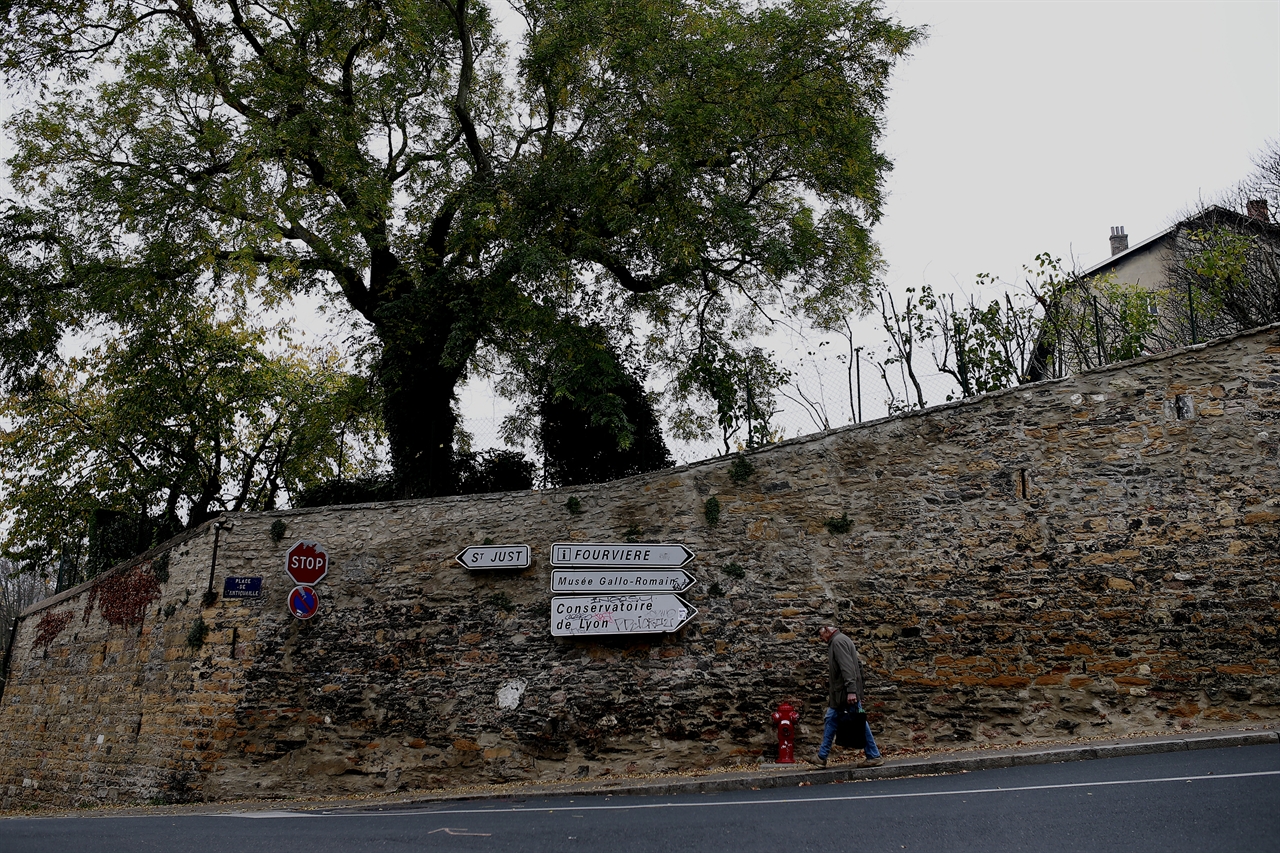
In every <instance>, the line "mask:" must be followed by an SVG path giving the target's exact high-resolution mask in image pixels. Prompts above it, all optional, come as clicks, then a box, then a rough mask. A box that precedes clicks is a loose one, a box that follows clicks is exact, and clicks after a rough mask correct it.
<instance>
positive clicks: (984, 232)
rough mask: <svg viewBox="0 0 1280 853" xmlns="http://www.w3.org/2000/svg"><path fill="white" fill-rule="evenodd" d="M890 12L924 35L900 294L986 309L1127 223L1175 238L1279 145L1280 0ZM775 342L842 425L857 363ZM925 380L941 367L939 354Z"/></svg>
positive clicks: (804, 419) (897, 272)
mask: <svg viewBox="0 0 1280 853" xmlns="http://www.w3.org/2000/svg"><path fill="white" fill-rule="evenodd" d="M885 8H886V9H887V11H889V12H890V13H891V14H893V15H894V16H895V17H897V18H899V19H900V20H901V21H903V22H904V23H907V24H909V25H912V26H922V27H927V29H928V36H927V38H926V39H925V40H924V41H923V42H922V43H921V44H920V45H919V46H918V47H916V48H915V49H914V51H913V52H912V55H911V56H910V57H909V58H908V59H907V60H906V61H904V62H902V63H901V64H900V65H899V66H898V67H897V69H896V71H895V73H894V76H893V82H892V87H891V91H890V94H889V102H888V109H887V112H886V115H885V136H884V140H883V145H884V149H885V151H886V152H887V153H888V155H889V157H890V159H892V160H893V162H894V169H893V172H892V173H891V174H890V176H889V178H888V181H887V190H888V199H887V202H886V203H885V206H884V215H883V218H882V220H881V221H880V222H879V223H878V225H877V226H876V228H875V229H874V231H873V234H874V236H875V238H876V240H877V242H878V243H879V245H880V248H881V251H882V254H883V258H884V261H885V263H886V269H885V272H884V280H885V282H886V284H887V285H889V287H890V289H891V290H892V291H893V292H895V293H896V294H898V295H899V296H901V295H903V294H904V293H905V290H906V288H908V287H914V288H919V287H920V286H921V285H922V284H926V283H927V284H930V285H932V287H933V288H934V290H935V291H936V292H954V293H957V294H960V293H964V294H977V295H978V296H979V297H980V298H983V301H984V302H985V301H989V298H986V297H984V294H985V293H986V292H987V291H985V290H983V289H980V288H977V287H976V286H975V284H974V282H975V278H976V276H977V275H978V274H979V273H990V274H992V275H993V276H995V277H997V278H998V279H1000V280H1002V281H1004V282H1007V283H1009V284H1011V285H1020V284H1021V282H1022V281H1023V278H1024V276H1023V273H1022V267H1023V265H1024V264H1030V263H1031V262H1032V259H1033V258H1034V257H1035V256H1036V255H1037V254H1039V253H1041V252H1048V253H1050V254H1052V255H1053V256H1055V257H1058V258H1061V259H1062V260H1063V261H1064V263H1065V266H1066V267H1067V268H1068V269H1072V268H1075V269H1087V268H1088V267H1090V266H1092V265H1093V264H1095V263H1097V262H1099V261H1102V260H1104V259H1105V258H1106V257H1108V256H1109V255H1110V244H1109V241H1108V237H1109V235H1110V230H1111V227H1112V226H1123V227H1124V228H1125V231H1126V233H1128V234H1129V235H1130V242H1131V244H1133V243H1137V242H1139V241H1140V240H1142V239H1145V238H1146V237H1148V236H1151V235H1152V234H1155V233H1157V232H1159V231H1161V230H1163V229H1164V228H1166V227H1168V226H1169V225H1171V224H1173V222H1174V221H1176V220H1177V219H1178V218H1180V214H1184V213H1185V212H1186V211H1188V210H1189V209H1190V208H1192V207H1193V206H1195V205H1196V204H1198V203H1199V201H1200V200H1203V201H1206V202H1209V201H1213V200H1214V199H1215V197H1216V195H1217V194H1219V193H1222V192H1224V191H1226V190H1227V189H1229V188H1230V187H1231V186H1232V185H1233V184H1234V183H1236V182H1238V181H1239V180H1240V179H1242V178H1244V177H1245V176H1246V175H1247V174H1248V173H1249V172H1250V170H1251V168H1252V163H1253V158H1254V157H1255V156H1256V155H1257V154H1258V153H1259V152H1260V150H1261V149H1262V147H1263V145H1264V144H1265V143H1266V141H1267V140H1268V139H1272V140H1275V139H1280V3H1277V2H1274V0H1273V1H1272V2H1222V0H1219V2H1123V0H1112V2H1082V0H1073V2H965V1H964V0H948V2H918V0H899V2H897V3H893V2H890V3H887V4H886V7H885ZM958 301H959V300H958ZM898 304H899V305H901V302H900V301H899V303H898ZM856 328H857V333H858V336H859V338H860V340H859V343H860V344H861V345H863V346H865V347H866V348H867V352H868V353H870V352H876V353H877V355H879V356H883V355H884V354H885V351H886V347H885V337H886V336H885V334H884V332H883V331H882V330H881V329H880V328H879V321H878V319H876V318H867V319H864V320H863V321H862V322H860V323H859V324H857V327H856ZM771 342H772V343H775V344H776V345H777V350H778V352H779V354H780V355H782V357H783V359H784V361H785V360H788V359H789V360H790V361H789V363H790V364H791V366H792V368H793V373H794V374H795V377H796V380H797V382H798V383H799V384H801V385H802V386H803V387H805V388H806V389H807V391H808V393H809V396H810V397H811V398H812V397H815V396H817V395H818V394H822V395H823V396H824V397H825V399H826V402H827V406H826V409H827V411H828V413H829V415H830V422H831V425H832V426H835V425H837V424H838V423H844V422H847V421H848V409H847V401H848V398H849V395H848V393H847V392H845V391H843V385H844V378H843V376H842V375H841V371H842V370H843V367H842V366H840V365H838V364H834V363H833V359H832V357H831V354H832V353H833V351H835V350H837V349H839V343H838V342H833V343H832V344H829V345H827V346H826V347H825V348H818V347H816V341H815V339H813V338H806V339H800V338H797V337H796V336H795V335H790V334H780V335H775V336H774V337H773V338H772V339H771ZM788 350H789V352H787V351H788ZM809 351H818V352H819V353H820V355H819V356H818V357H816V358H808V357H807V356H806V355H805V354H806V353H807V352H809ZM824 355H825V359H823V356H824ZM925 368H926V369H925V370H923V371H922V372H923V373H926V374H927V373H935V371H934V370H933V365H932V364H931V363H929V362H928V360H927V359H926V360H925ZM820 373H821V374H822V375H823V376H824V381H823V382H822V383H821V385H820V384H819V382H818V381H817V377H818V375H819V374H820ZM862 380H863V388H864V395H863V398H862V403H863V406H862V408H863V409H864V418H863V419H864V420H869V419H872V418H875V417H880V416H883V415H884V414H885V411H886V408H885V398H886V396H887V394H885V393H884V391H883V389H884V385H883V383H882V382H881V380H880V377H879V375H878V374H875V375H874V376H873V375H872V372H871V371H870V370H869V365H867V364H865V363H864V365H863V370H862ZM923 384H924V385H925V386H926V388H925V390H926V394H928V395H929V397H930V399H929V402H930V403H939V402H943V401H944V399H945V397H944V391H945V389H944V385H945V386H950V385H951V383H950V382H949V381H948V382H944V381H943V379H942V377H937V376H935V377H932V381H930V378H926V379H925V381H924V382H923ZM931 385H932V389H931V387H930V386H931ZM931 390H932V393H930V391H931ZM782 408H783V411H782V412H780V413H779V416H778V421H779V423H780V424H781V425H782V426H783V427H784V429H785V433H786V435H787V437H790V436H793V435H796V434H797V433H802V432H808V431H812V430H813V429H814V427H815V425H816V423H815V421H814V420H813V418H811V417H808V416H806V414H805V413H804V411H803V410H804V408H805V407H804V406H802V405H796V404H795V403H794V402H791V401H787V400H785V399H784V400H782ZM842 412H843V416H844V420H843V421H837V416H839V415H840V414H841V413H842ZM695 450H696V449H695V448H679V449H677V455H678V456H679V455H681V454H682V453H683V454H685V455H686V457H687V458H690V459H691V458H693V457H692V456H691V455H690V453H691V451H695Z"/></svg>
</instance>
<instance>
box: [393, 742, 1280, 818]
mask: <svg viewBox="0 0 1280 853" xmlns="http://www.w3.org/2000/svg"><path fill="white" fill-rule="evenodd" d="M1267 744H1280V732H1277V731H1273V730H1265V731H1257V732H1235V733H1232V734H1205V735H1202V736H1195V735H1192V736H1183V737H1177V738H1144V739H1140V740H1135V741H1129V742H1125V741H1114V742H1108V743H1101V744H1096V745H1090V746H1062V747H1049V748H1041V749H1037V748H1024V749H1017V750H1001V751H1000V752H996V753H994V754H986V755H968V756H956V757H947V758H936V757H928V758H899V759H890V760H887V761H886V762H885V763H884V764H882V765H881V766H879V767H867V768H859V767H858V766H857V765H856V764H855V763H854V762H849V763H848V764H847V765H844V766H837V767H827V768H811V766H810V765H808V764H801V765H797V766H795V767H787V766H786V765H781V766H780V765H773V767H774V768H778V769H768V770H760V771H744V772H741V773H729V774H724V775H721V776H717V777H714V778H707V777H695V778H683V779H670V780H661V781H652V782H636V783H627V782H625V781H623V780H618V781H617V782H607V781H606V782H599V781H596V782H592V783H588V784H582V785H565V786H560V785H556V786H547V787H545V788H536V789H529V790H525V791H521V792H520V793H519V794H518V795H512V794H440V795H438V796H424V797H413V798H411V799H407V800H403V801H401V802H399V803H397V804H396V808H403V807H405V806H416V805H426V804H429V803H450V802H474V801H478V800H510V799H512V798H513V796H519V798H520V799H529V798H532V797H544V796H545V797H563V796H598V795H606V796H610V797H637V796H648V797H669V796H676V795H679V794H713V793H716V794H718V793H726V792H730V791H748V790H762V789H766V788H794V787H796V786H797V785H806V784H809V785H822V784H830V783H833V782H852V781H862V780H869V779H897V778H902V777H906V776H918V775H923V774H931V775H933V774H936V775H943V774H951V773H967V772H970V771H973V770H990V769H994V768H997V767H1018V766H1025V765H1032V764H1057V763H1061V762H1066V761H1090V760H1093V759H1098V758H1121V757H1124V756H1129V755H1152V754H1155V753H1162V752H1183V751H1187V750H1193V749H1222V748H1226V747H1235V746H1262V745H1267ZM380 808H383V809H385V808H386V806H385V805H384V806H381V807H380Z"/></svg>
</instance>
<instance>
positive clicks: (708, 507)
mask: <svg viewBox="0 0 1280 853" xmlns="http://www.w3.org/2000/svg"><path fill="white" fill-rule="evenodd" d="M702 515H703V516H704V517H705V518H706V519H707V524H708V525H709V526H711V527H715V526H716V525H717V524H719V523H720V499H719V498H717V497H716V496H715V495H712V496H711V497H709V498H707V500H706V503H704V504H703V505H702Z"/></svg>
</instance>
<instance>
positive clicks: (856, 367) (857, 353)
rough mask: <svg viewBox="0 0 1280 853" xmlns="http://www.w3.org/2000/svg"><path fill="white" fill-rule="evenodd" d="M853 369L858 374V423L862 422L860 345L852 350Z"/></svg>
mask: <svg viewBox="0 0 1280 853" xmlns="http://www.w3.org/2000/svg"><path fill="white" fill-rule="evenodd" d="M853 369H854V372H856V373H857V375H858V414H857V420H858V423H862V347H858V348H856V349H855V350H854V351H853Z"/></svg>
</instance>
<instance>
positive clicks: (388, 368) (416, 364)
mask: <svg viewBox="0 0 1280 853" xmlns="http://www.w3.org/2000/svg"><path fill="white" fill-rule="evenodd" d="M427 292H429V291H425V289H423V290H418V291H416V292H414V293H412V294H410V295H407V296H405V297H402V298H401V299H398V300H395V301H394V302H393V303H391V304H388V305H387V306H386V309H387V310H385V311H384V312H380V313H382V318H383V319H384V322H382V323H379V324H378V325H377V326H376V332H377V334H378V337H379V338H380V339H381V341H382V355H381V357H380V359H379V361H378V366H377V373H378V380H379V382H380V383H381V385H382V390H383V403H382V410H383V419H384V421H385V423H386V427H387V437H388V440H389V442H390V444H391V467H392V470H393V471H394V473H395V479H396V493H397V495H398V496H399V497H403V498H420V497H434V496H437V495H451V494H454V493H455V492H456V489H457V474H456V471H455V469H454V458H453V438H454V430H455V428H456V427H457V425H458V417H457V414H456V413H455V411H454V407H453V404H454V399H455V394H456V389H457V386H458V383H459V382H460V381H461V380H462V378H463V377H464V376H465V374H466V362H467V358H468V357H469V356H470V354H471V350H472V349H474V343H473V344H472V345H471V347H469V348H468V347H467V346H466V345H465V344H464V345H462V346H461V347H459V342H458V338H460V337H463V336H461V335H458V334H456V332H457V330H456V329H455V328H454V326H455V324H456V322H457V318H456V316H455V314H454V312H453V311H451V310H450V309H449V308H448V307H447V303H446V302H445V300H442V299H441V300H435V299H431V298H429V297H427V298H424V297H425V296H427ZM442 303H443V304H442ZM459 349H462V350H465V351H463V352H459V351H458V350H459Z"/></svg>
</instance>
